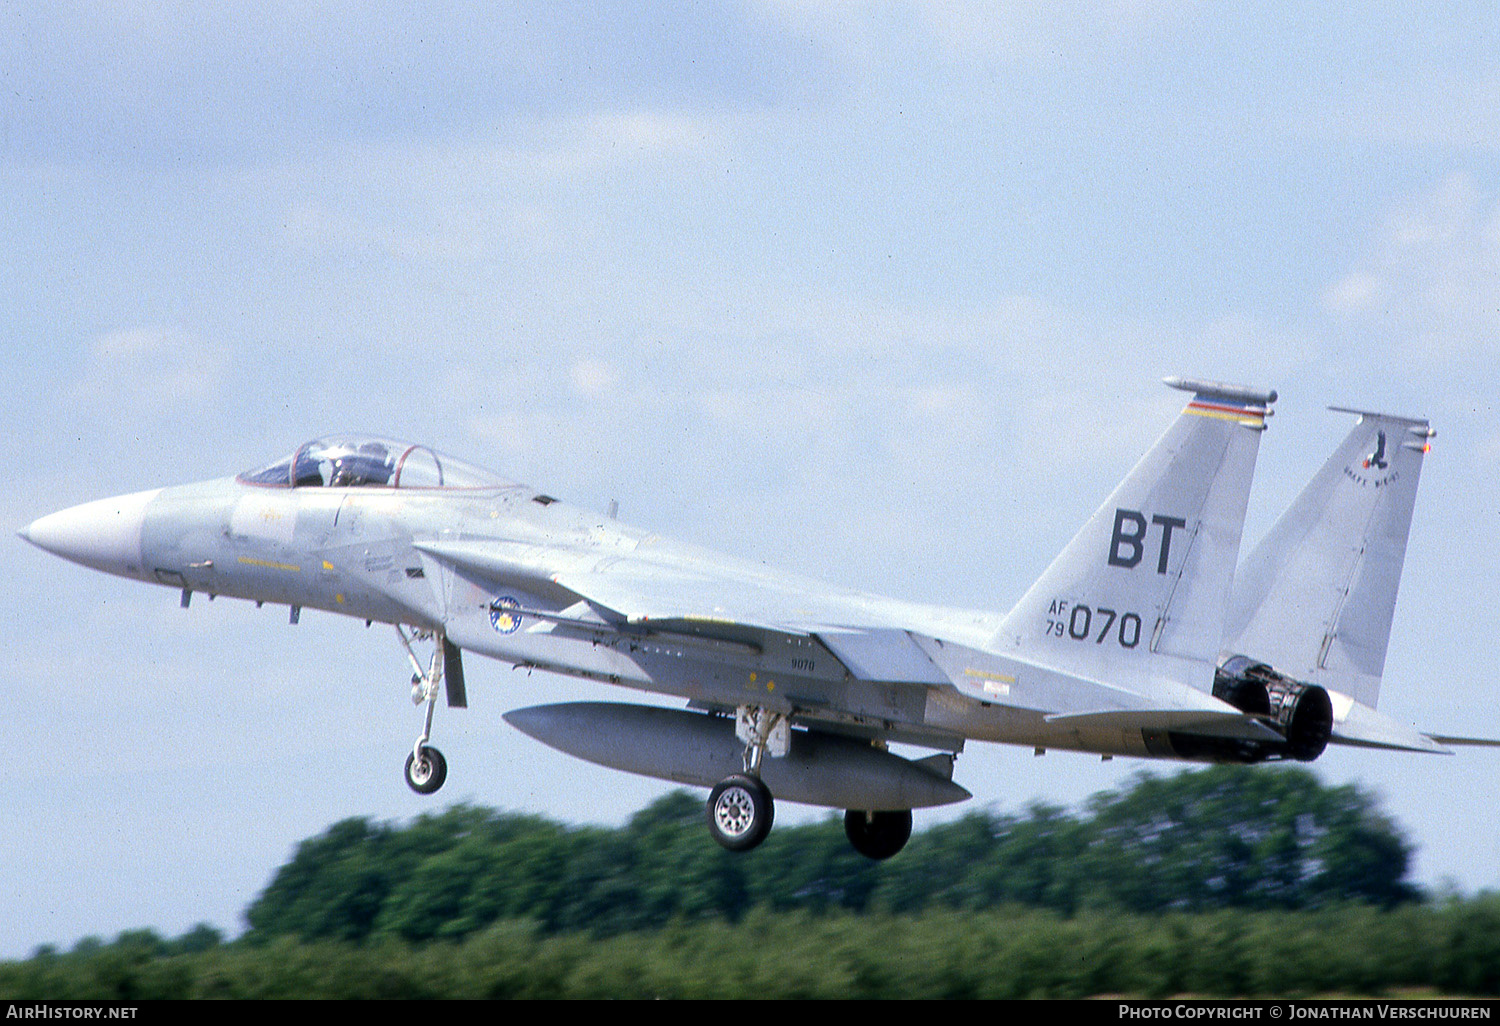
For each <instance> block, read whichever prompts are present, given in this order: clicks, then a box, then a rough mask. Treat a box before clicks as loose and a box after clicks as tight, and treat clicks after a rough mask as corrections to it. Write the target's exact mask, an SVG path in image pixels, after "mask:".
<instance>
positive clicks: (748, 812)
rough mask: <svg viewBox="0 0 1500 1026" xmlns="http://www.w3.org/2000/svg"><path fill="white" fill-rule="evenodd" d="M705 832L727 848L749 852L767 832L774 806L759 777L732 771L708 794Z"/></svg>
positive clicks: (774, 809) (773, 814)
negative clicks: (706, 828) (732, 774)
mask: <svg viewBox="0 0 1500 1026" xmlns="http://www.w3.org/2000/svg"><path fill="white" fill-rule="evenodd" d="M707 811H708V832H709V833H711V834H713V837H714V840H715V841H717V842H719V844H721V845H723V846H724V847H725V848H728V849H729V850H730V851H749V850H750V849H751V848H754V847H755V846H756V845H758V844H760V842H761V841H764V840H765V839H766V835H767V834H769V833H770V832H771V820H772V819H773V818H775V815H776V806H775V802H773V801H772V800H771V791H770V789H769V788H767V787H766V785H765V784H763V783H761V781H760V778H759V777H753V776H750V775H749V774H747V773H736V774H735V775H734V776H732V777H726V778H724V779H723V780H721V781H719V784H718V786H717V787H715V788H714V789H713V791H712V792H711V793H710V794H709V796H708V807H707Z"/></svg>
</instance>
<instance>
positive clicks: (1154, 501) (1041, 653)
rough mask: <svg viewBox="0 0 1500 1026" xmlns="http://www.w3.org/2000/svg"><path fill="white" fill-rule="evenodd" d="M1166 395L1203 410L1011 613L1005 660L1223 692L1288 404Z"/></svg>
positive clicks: (1213, 388) (1241, 396)
mask: <svg viewBox="0 0 1500 1026" xmlns="http://www.w3.org/2000/svg"><path fill="white" fill-rule="evenodd" d="M1166 383H1167V384H1168V385H1171V386H1172V387H1173V388H1179V389H1183V390H1185V391H1189V392H1192V393H1193V398H1192V400H1191V401H1190V402H1189V403H1188V404H1187V406H1186V407H1185V408H1184V409H1183V411H1182V414H1181V415H1180V416H1179V417H1178V418H1177V421H1176V422H1175V423H1174V424H1173V425H1172V426H1171V427H1170V428H1169V429H1168V430H1167V432H1166V434H1164V435H1163V436H1162V437H1161V439H1160V440H1159V441H1158V442H1157V443H1156V445H1155V446H1153V447H1152V448H1151V450H1150V451H1149V452H1147V453H1146V455H1145V456H1144V457H1143V458H1142V459H1141V461H1140V462H1139V463H1138V464H1136V467H1135V469H1134V470H1132V471H1131V472H1130V474H1129V476H1127V477H1126V478H1125V480H1124V481H1122V482H1121V483H1120V486H1119V487H1118V488H1116V489H1115V491H1114V493H1113V494H1112V495H1110V497H1109V498H1108V499H1107V500H1105V502H1104V505H1103V506H1101V507H1099V510H1098V512H1096V513H1095V514H1094V515H1093V517H1091V518H1090V519H1089V521H1088V523H1086V524H1085V525H1084V526H1083V529H1082V530H1081V531H1079V532H1078V534H1077V535H1076V536H1075V537H1074V538H1073V540H1072V541H1071V542H1070V543H1069V544H1068V546H1067V547H1066V548H1065V549H1063V551H1062V553H1061V554H1060V555H1059V556H1058V557H1057V559H1055V560H1054V561H1053V563H1052V565H1051V566H1050V567H1048V568H1047V571H1046V572H1045V573H1044V574H1042V576H1041V577H1040V578H1039V579H1038V580H1037V582H1036V584H1034V585H1032V587H1031V590H1029V591H1028V592H1027V593H1026V595H1025V597H1024V598H1022V599H1021V601H1020V602H1019V603H1018V604H1017V605H1016V607H1015V609H1013V610H1011V612H1010V614H1009V615H1008V616H1007V617H1006V618H1005V621H1004V623H1003V624H1002V626H1001V629H1000V631H999V632H998V633H997V634H996V636H995V638H994V641H993V645H994V647H995V648H996V650H997V651H1000V652H1004V653H1006V654H1009V655H1014V656H1016V657H1018V658H1022V659H1025V660H1028V661H1030V662H1035V663H1040V664H1042V665H1045V666H1048V667H1051V668H1053V669H1057V670H1061V671H1063V672H1066V673H1070V674H1075V675H1078V676H1083V677H1089V678H1092V679H1094V680H1099V681H1104V682H1108V683H1111V684H1115V685H1118V686H1123V687H1128V688H1132V689H1137V690H1143V691H1148V690H1149V685H1150V684H1152V683H1153V682H1167V681H1171V682H1175V683H1180V684H1189V685H1192V686H1194V687H1198V688H1200V689H1202V690H1204V691H1207V690H1209V689H1210V688H1211V687H1212V684H1213V669H1214V664H1215V663H1216V662H1217V660H1218V656H1219V651H1220V648H1221V643H1222V641H1223V637H1224V619H1225V614H1226V611H1227V607H1228V603H1229V591H1230V586H1231V583H1232V581H1233V578H1234V566H1235V561H1236V560H1237V559H1238V558H1239V547H1240V535H1241V532H1242V530H1243V528H1244V522H1245V505H1246V501H1247V499H1248V497H1249V493H1250V479H1251V477H1252V475H1253V474H1254V471H1255V457H1256V453H1257V451H1258V450H1259V445H1260V435H1261V432H1262V431H1263V430H1264V429H1265V421H1266V417H1267V416H1268V414H1269V410H1268V407H1269V405H1270V404H1271V403H1273V402H1275V401H1276V393H1275V392H1264V391H1258V390H1255V389H1250V388H1244V387H1240V386H1235V385H1223V384H1219V383H1216V382H1208V381H1187V380H1183V379H1180V378H1168V379H1166Z"/></svg>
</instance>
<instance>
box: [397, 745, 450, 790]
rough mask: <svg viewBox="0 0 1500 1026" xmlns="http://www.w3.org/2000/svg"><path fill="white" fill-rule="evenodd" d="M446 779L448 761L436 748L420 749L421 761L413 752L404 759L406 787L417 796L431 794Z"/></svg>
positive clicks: (424, 747)
mask: <svg viewBox="0 0 1500 1026" xmlns="http://www.w3.org/2000/svg"><path fill="white" fill-rule="evenodd" d="M447 779H448V761H447V760H446V759H444V758H443V753H442V752H440V751H438V750H437V749H436V748H429V747H427V746H426V745H424V746H423V747H422V759H421V761H420V762H418V761H417V755H416V753H415V752H413V753H412V754H411V755H408V756H407V757H406V786H407V787H410V788H411V789H412V790H413V791H415V792H417V794H432V792H434V791H436V790H437V789H438V788H440V787H442V786H443V781H445V780H447Z"/></svg>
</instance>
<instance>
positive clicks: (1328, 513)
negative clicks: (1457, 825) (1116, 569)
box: [1225, 407, 1436, 708]
mask: <svg viewBox="0 0 1500 1026" xmlns="http://www.w3.org/2000/svg"><path fill="white" fill-rule="evenodd" d="M1333 409H1335V410H1337V411H1338V412H1340V413H1353V414H1356V415H1358V417H1359V421H1358V422H1357V423H1356V424H1355V425H1354V428H1353V429H1352V430H1351V431H1350V432H1349V434H1348V437H1346V438H1345V439H1344V442H1343V444H1342V445H1340V446H1339V447H1338V449H1336V450H1335V451H1334V453H1333V455H1332V456H1330V457H1329V459H1328V462H1327V463H1325V464H1323V469H1322V470H1320V471H1318V474H1317V476H1316V477H1314V478H1313V479H1312V481H1311V482H1310V483H1309V484H1308V486H1307V487H1306V488H1305V489H1303V491H1302V494H1301V495H1299V496H1298V497H1297V499H1296V501H1295V502H1293V503H1292V505H1291V506H1290V507H1289V508H1288V509H1287V511H1286V512H1285V513H1284V514H1282V516H1281V519H1280V520H1278V521H1277V522H1276V525H1275V526H1274V527H1272V528H1271V531H1270V533H1269V534H1267V535H1266V537H1265V539H1264V540H1262V541H1261V543H1260V544H1259V545H1257V546H1256V547H1255V550H1254V551H1253V552H1251V553H1250V555H1249V556H1247V557H1246V559H1245V562H1244V565H1243V566H1241V567H1240V570H1239V572H1238V574H1237V576H1236V580H1235V588H1234V597H1233V599H1232V601H1231V605H1230V614H1229V623H1228V630H1227V631H1226V633H1225V637H1226V639H1227V640H1226V643H1225V647H1226V651H1227V652H1228V653H1243V654H1244V655H1247V656H1250V657H1251V658H1253V659H1255V660H1257V661H1261V662H1265V663H1269V664H1270V665H1272V666H1274V667H1276V668H1277V669H1278V670H1280V671H1281V672H1283V673H1286V674H1288V675H1290V676H1292V677H1294V678H1296V679H1298V680H1302V681H1307V682H1309V683H1312V684H1319V685H1322V686H1323V687H1325V688H1329V689H1331V690H1334V691H1339V692H1342V693H1343V694H1345V695H1348V696H1349V697H1350V698H1353V699H1354V700H1355V701H1357V702H1360V703H1362V704H1363V705H1367V706H1370V707H1371V708H1373V707H1374V706H1375V699H1376V698H1377V697H1378V695H1379V692H1380V677H1381V673H1382V672H1383V670H1384V668H1385V651H1386V644H1387V642H1388V641H1389V640H1390V634H1391V618H1392V616H1393V614H1394V612H1395V608H1396V589H1397V588H1398V586H1399V585H1400V583H1401V566H1402V563H1403V562H1404V561H1405V559H1406V539H1407V535H1408V533H1409V532H1410V530H1411V514H1412V506H1413V504H1414V503H1415V502H1416V498H1417V482H1418V481H1419V480H1420V478H1421V475H1422V459H1423V456H1424V455H1425V454H1426V452H1427V450H1428V448H1429V444H1428V442H1429V439H1431V438H1432V437H1433V435H1434V434H1435V433H1436V432H1434V431H1433V430H1432V429H1431V428H1430V427H1429V426H1428V424H1427V420H1426V419H1425V418H1411V417H1393V416H1389V415H1386V414H1380V413H1366V412H1364V411H1362V410H1346V409H1341V408H1339V407H1333Z"/></svg>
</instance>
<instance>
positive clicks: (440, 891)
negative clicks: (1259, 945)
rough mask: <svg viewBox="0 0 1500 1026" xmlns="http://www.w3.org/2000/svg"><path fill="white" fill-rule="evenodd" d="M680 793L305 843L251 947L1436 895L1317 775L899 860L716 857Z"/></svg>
mask: <svg viewBox="0 0 1500 1026" xmlns="http://www.w3.org/2000/svg"><path fill="white" fill-rule="evenodd" d="M703 817H704V812H703V804H702V801H701V800H700V799H699V798H696V797H694V796H692V795H689V794H687V793H684V792H677V793H674V794H671V795H668V796H667V797H665V798H663V799H661V800H659V801H657V802H655V803H654V804H652V805H650V806H648V807H647V808H645V809H643V810H642V811H641V812H639V813H637V814H636V815H635V816H634V817H633V818H632V819H631V820H630V822H629V823H628V824H626V826H625V827H624V828H622V829H618V830H611V829H602V828H594V827H567V826H563V825H560V824H558V823H555V822H551V821H549V820H545V819H540V818H537V817H531V816H521V815H514V814H507V813H498V812H495V811H493V810H489V809H482V808H473V807H467V806H460V807H455V808H452V809H450V810H448V811H447V812H444V813H442V814H439V815H433V816H423V817H421V818H419V819H417V820H416V821H414V822H413V823H411V824H410V825H408V826H394V825H391V824H380V823H372V822H370V821H368V820H364V819H351V820H346V821H344V822H342V823H339V824H337V825H335V826H334V827H332V828H330V829H329V830H328V831H327V832H326V833H324V834H323V835H321V836H319V837H316V838H313V839H311V840H308V841H306V842H304V843H303V844H302V845H301V846H300V847H299V848H298V850H297V852H296V854H295V857H294V858H293V859H292V860H291V862H289V863H288V864H287V865H285V866H284V867H282V869H281V870H280V871H279V872H278V873H277V874H276V876H275V878H274V879H273V880H272V882H271V884H270V885H269V886H268V887H267V888H266V890H265V891H264V892H263V893H262V894H261V895H260V897H259V898H258V899H257V900H256V901H255V903H254V904H253V905H251V907H250V908H249V910H248V911H247V913H246V918H247V920H248V922H249V925H250V936H251V938H252V939H257V940H267V939H270V938H273V937H296V938H299V939H302V940H334V941H352V942H356V943H363V942H365V941H368V940H371V939H380V938H387V939H392V940H399V941H404V942H418V943H419V942H423V941H429V940H461V939H463V938H465V937H468V936H469V935H471V934H474V933H476V932H478V931H481V930H483V929H485V928H486V927H488V926H489V925H490V924H492V923H495V922H499V921H502V920H513V919H525V920H527V921H529V922H533V923H535V924H537V925H538V927H539V928H540V929H541V930H542V931H543V933H545V934H555V933H571V932H579V931H587V932H590V933H592V934H593V935H595V936H599V937H605V936H611V935H614V934H618V933H625V932H630V931H639V930H649V929H655V928H658V927H661V926H664V925H666V924H667V923H669V922H672V921H686V922H696V921H700V920H705V919H722V920H725V921H726V922H729V923H734V922H737V921H738V920H740V919H741V918H742V917H743V916H745V915H746V914H747V913H748V912H749V911H750V910H751V909H755V908H765V909H770V910H773V911H776V912H789V911H807V912H814V913H820V914H821V913H826V912H832V911H841V912H853V913H868V912H876V911H879V912H888V913H892V914H898V915H912V914H916V913H920V912H927V911H933V910H955V911H981V910H985V909H994V908H1001V907H1010V906H1017V905H1021V906H1030V907H1037V908H1046V909H1051V910H1053V911H1056V912H1059V913H1062V914H1063V915H1069V916H1071V915H1075V914H1077V913H1080V912H1083V911H1088V910H1092V909H1108V910H1116V911H1124V912H1138V913H1160V912H1166V911H1183V912H1201V911H1210V910H1215V909H1247V910H1273V909H1279V910H1288V911H1290V910H1306V909H1318V908H1324V907H1328V906H1330V905H1336V904H1341V903H1347V902H1357V903H1363V904H1369V905H1374V906H1376V907H1381V908H1389V907H1392V906H1395V905H1398V904H1401V903H1403V902H1408V901H1412V900H1415V899H1416V898H1418V897H1419V895H1418V893H1417V891H1416V889H1415V888H1414V887H1413V886H1412V885H1411V884H1410V883H1408V882H1407V881H1406V874H1407V870H1408V868H1409V865H1410V859H1411V849H1410V846H1409V844H1408V843H1407V842H1406V840H1405V839H1404V838H1403V837H1402V835H1401V833H1400V831H1399V830H1398V829H1397V828H1396V827H1395V825H1394V824H1393V823H1391V822H1390V820H1388V819H1387V818H1386V817H1385V816H1384V815H1383V814H1381V813H1380V811H1379V810H1378V808H1377V807H1376V804H1375V802H1374V801H1373V800H1372V799H1371V798H1370V797H1369V796H1368V795H1366V794H1365V793H1364V792H1362V791H1360V790H1359V789H1357V788H1352V787H1339V788H1329V787H1325V786H1323V785H1322V784H1321V783H1319V781H1318V780H1317V778H1316V777H1314V776H1313V775H1312V774H1311V773H1309V772H1307V771H1306V770H1304V769H1301V768H1290V767H1289V768H1279V769H1278V768H1266V767H1262V768H1254V769H1252V768H1246V767H1233V766H1223V767H1214V768H1210V769H1205V770H1201V771H1197V772H1189V773H1182V774H1178V775H1176V776H1172V777H1165V778H1157V777H1151V776H1142V777H1139V778H1137V779H1136V780H1135V781H1134V783H1133V784H1132V785H1131V786H1130V787H1128V788H1126V789H1124V790H1122V791H1119V792H1107V793H1104V794H1101V795H1097V796H1095V797H1094V798H1093V799H1092V800H1091V801H1090V802H1089V804H1088V806H1087V807H1086V809H1085V810H1084V811H1083V812H1081V813H1078V814H1073V813H1070V812H1067V811H1064V810H1062V809H1059V808H1054V807H1050V806H1033V807H1032V808H1030V809H1028V810H1026V811H1025V812H1024V813H1021V814H1019V815H1007V814H999V813H992V812H974V813H970V814H969V815H966V816H964V817H963V818H961V819H958V820H956V821H953V822H949V823H945V824H941V825H938V826H934V827H931V828H930V829H928V830H926V831H924V832H922V833H919V834H917V835H915V836H914V837H913V838H912V840H911V842H910V843H909V844H908V845H907V847H906V849H905V850H904V851H902V852H901V854H899V855H898V856H896V857H895V858H893V859H890V860H889V861H886V862H873V861H871V860H869V859H866V858H864V857H863V856H861V855H859V854H857V853H856V852H855V851H854V850H853V849H851V848H850V846H849V844H848V841H847V840H846V839H845V837H844V832H843V826H842V823H841V821H840V820H839V818H837V817H830V818H828V819H827V820H825V821H823V822H821V823H816V824H813V825H809V826H799V827H781V828H778V829H776V830H773V831H772V833H771V836H770V838H769V839H768V840H767V841H766V842H765V843H764V844H763V845H762V846H761V847H760V848H758V849H757V850H755V851H753V852H751V853H749V854H732V853H730V852H726V851H724V850H722V849H720V848H719V847H718V846H717V845H715V844H713V843H712V842H711V841H710V840H709V838H708V836H707V832H706V830H705V828H704V823H703Z"/></svg>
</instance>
